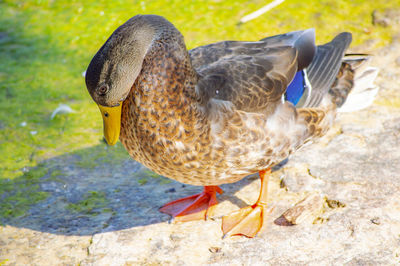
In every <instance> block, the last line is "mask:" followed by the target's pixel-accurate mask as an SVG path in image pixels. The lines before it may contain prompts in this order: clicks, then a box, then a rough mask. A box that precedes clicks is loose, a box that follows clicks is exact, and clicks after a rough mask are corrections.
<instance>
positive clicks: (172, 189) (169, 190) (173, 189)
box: [165, 188, 176, 193]
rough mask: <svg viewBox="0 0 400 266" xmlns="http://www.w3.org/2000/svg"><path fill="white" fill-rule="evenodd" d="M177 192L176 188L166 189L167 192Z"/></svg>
mask: <svg viewBox="0 0 400 266" xmlns="http://www.w3.org/2000/svg"><path fill="white" fill-rule="evenodd" d="M175 192H176V189H175V188H170V189H167V190H165V193H175Z"/></svg>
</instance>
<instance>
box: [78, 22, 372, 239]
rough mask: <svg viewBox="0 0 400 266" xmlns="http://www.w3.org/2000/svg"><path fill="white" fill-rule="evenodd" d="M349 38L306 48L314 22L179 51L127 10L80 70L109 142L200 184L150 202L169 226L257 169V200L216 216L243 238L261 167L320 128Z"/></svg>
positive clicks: (261, 210) (180, 40)
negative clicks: (297, 28) (160, 201)
mask: <svg viewBox="0 0 400 266" xmlns="http://www.w3.org/2000/svg"><path fill="white" fill-rule="evenodd" d="M351 40H352V36H351V34H350V33H348V32H342V33H340V34H338V35H337V36H336V37H335V38H333V40H332V41H331V42H329V43H326V44H324V45H318V46H317V45H316V44H315V30H314V29H308V30H300V31H294V32H289V33H285V34H280V35H276V36H271V37H267V38H264V39H261V40H259V41H221V42H216V43H211V44H208V45H203V46H199V47H196V48H193V49H191V50H188V49H187V48H186V45H185V42H184V37H183V36H182V34H181V33H180V32H179V30H178V29H177V28H176V27H175V26H174V25H173V24H172V23H171V22H169V21H168V20H167V19H165V18H164V17H162V16H158V15H136V16H134V17H132V18H131V19H129V20H128V21H126V22H125V23H124V24H122V25H121V26H119V27H118V28H117V29H116V30H115V31H114V32H113V33H112V34H111V36H110V37H109V38H108V39H107V41H106V42H105V43H104V44H103V46H102V47H101V48H100V49H99V50H98V52H97V53H96V54H95V55H94V57H93V58H92V60H91V61H90V64H89V66H88V68H87V71H86V76H85V81H86V87H87V90H88V92H89V94H90V96H91V97H92V99H93V100H94V102H95V103H96V104H97V105H98V107H99V110H100V112H101V115H102V118H103V128H104V130H103V131H104V138H105V140H106V142H107V143H108V144H109V145H114V144H115V143H116V142H117V141H118V140H120V141H121V143H122V144H123V146H124V147H125V149H126V150H127V151H128V153H129V155H130V156H131V157H132V158H133V159H134V160H136V161H138V162H139V163H141V164H143V165H144V166H146V167H147V168H149V169H151V170H152V171H154V172H156V173H157V174H160V175H162V176H165V177H168V178H171V179H173V180H176V181H178V182H181V183H184V184H190V185H195V186H202V187H203V191H202V192H200V193H198V194H195V195H192V196H188V197H185V198H182V199H177V200H175V201H173V202H170V203H167V204H165V205H164V206H162V207H161V208H160V211H161V212H162V213H166V214H169V215H171V216H172V217H173V219H174V220H175V221H176V222H185V221H192V220H199V219H207V218H211V217H214V216H215V215H216V214H215V206H216V205H217V204H218V200H217V194H221V193H223V191H222V189H221V188H220V187H219V186H220V185H222V184H227V183H233V182H237V181H239V180H241V179H243V178H245V177H246V176H249V175H252V174H256V173H258V174H259V177H260V180H261V188H260V192H259V197H258V200H257V201H256V202H255V203H254V204H253V205H250V206H247V207H245V208H241V209H239V210H237V211H234V212H232V213H230V214H228V215H225V216H223V217H222V231H223V234H224V236H232V235H243V236H246V237H249V238H251V237H255V236H256V235H257V234H258V233H259V232H262V231H263V229H264V228H265V221H266V219H267V217H268V215H269V214H270V213H271V208H270V207H269V206H268V204H267V202H268V201H267V199H268V197H267V191H268V179H269V176H270V174H271V168H272V167H273V166H275V165H277V164H278V163H280V162H281V161H283V160H285V159H286V158H288V157H289V156H290V155H291V154H293V153H294V152H295V151H296V150H298V149H299V148H300V147H302V146H303V145H304V144H305V143H307V142H310V141H314V140H316V139H318V138H320V137H321V136H323V135H324V134H325V132H326V131H327V130H328V129H329V128H330V127H331V125H332V123H333V121H334V118H335V116H336V112H337V109H338V108H339V107H340V106H341V105H342V104H343V103H344V102H345V100H346V97H347V95H348V94H349V92H350V91H351V89H352V87H353V85H354V71H355V70H354V69H355V68H356V67H357V65H359V64H360V62H361V61H365V60H366V57H365V56H360V55H359V56H358V57H357V59H355V60H354V59H346V56H345V52H346V50H347V48H348V47H349V45H350V43H351Z"/></svg>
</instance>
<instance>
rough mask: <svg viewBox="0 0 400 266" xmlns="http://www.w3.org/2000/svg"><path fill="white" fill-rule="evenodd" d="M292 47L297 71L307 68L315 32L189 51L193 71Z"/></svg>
mask: <svg viewBox="0 0 400 266" xmlns="http://www.w3.org/2000/svg"><path fill="white" fill-rule="evenodd" d="M282 46H292V47H295V48H296V49H297V50H298V51H299V55H300V56H299V59H298V61H299V62H300V65H299V66H298V67H299V70H300V69H303V68H304V67H306V66H308V65H309V64H310V63H311V61H312V59H313V57H314V54H315V50H316V46H315V30H314V29H308V30H302V31H293V32H289V33H285V34H280V35H276V36H271V37H267V38H264V39H262V40H260V41H258V42H241V41H223V42H217V43H212V44H208V45H203V46H199V47H196V48H193V49H191V50H189V55H190V58H191V60H192V66H193V67H194V68H195V69H202V68H204V67H207V66H208V65H209V64H212V63H214V62H216V61H218V60H221V59H223V58H224V57H231V56H235V55H254V54H262V53H265V52H266V51H267V50H268V49H269V48H273V47H282Z"/></svg>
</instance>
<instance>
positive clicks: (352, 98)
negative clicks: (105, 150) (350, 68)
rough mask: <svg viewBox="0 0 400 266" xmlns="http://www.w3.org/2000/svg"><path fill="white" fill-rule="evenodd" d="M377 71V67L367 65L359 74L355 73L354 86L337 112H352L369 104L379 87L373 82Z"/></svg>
mask: <svg viewBox="0 0 400 266" xmlns="http://www.w3.org/2000/svg"><path fill="white" fill-rule="evenodd" d="M378 72H379V69H378V68H375V67H368V68H366V69H365V70H364V71H363V72H361V73H360V74H357V73H356V75H355V77H354V87H353V89H352V90H351V92H350V94H349V95H348V97H347V99H346V101H345V103H344V104H343V105H342V106H341V107H340V108H338V112H341V113H344V112H354V111H358V110H361V109H364V108H367V107H368V106H370V105H371V104H372V103H373V101H374V99H375V97H376V94H377V93H378V91H379V87H378V86H376V85H375V84H374V80H375V78H376V76H377V75H378Z"/></svg>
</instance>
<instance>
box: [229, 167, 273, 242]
mask: <svg viewBox="0 0 400 266" xmlns="http://www.w3.org/2000/svg"><path fill="white" fill-rule="evenodd" d="M270 174H271V169H267V170H263V171H260V172H259V175H260V179H261V190H260V195H259V197H258V200H257V202H256V203H255V204H254V205H252V206H248V207H245V208H242V209H239V210H237V211H234V212H232V213H230V214H228V215H226V216H224V217H223V218H222V231H223V233H224V237H226V236H232V235H244V236H247V237H254V236H255V235H256V234H257V233H258V232H260V231H261V230H262V229H263V226H264V221H265V220H266V217H267V214H268V213H269V212H270V211H268V209H267V192H268V178H269V175H270Z"/></svg>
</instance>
